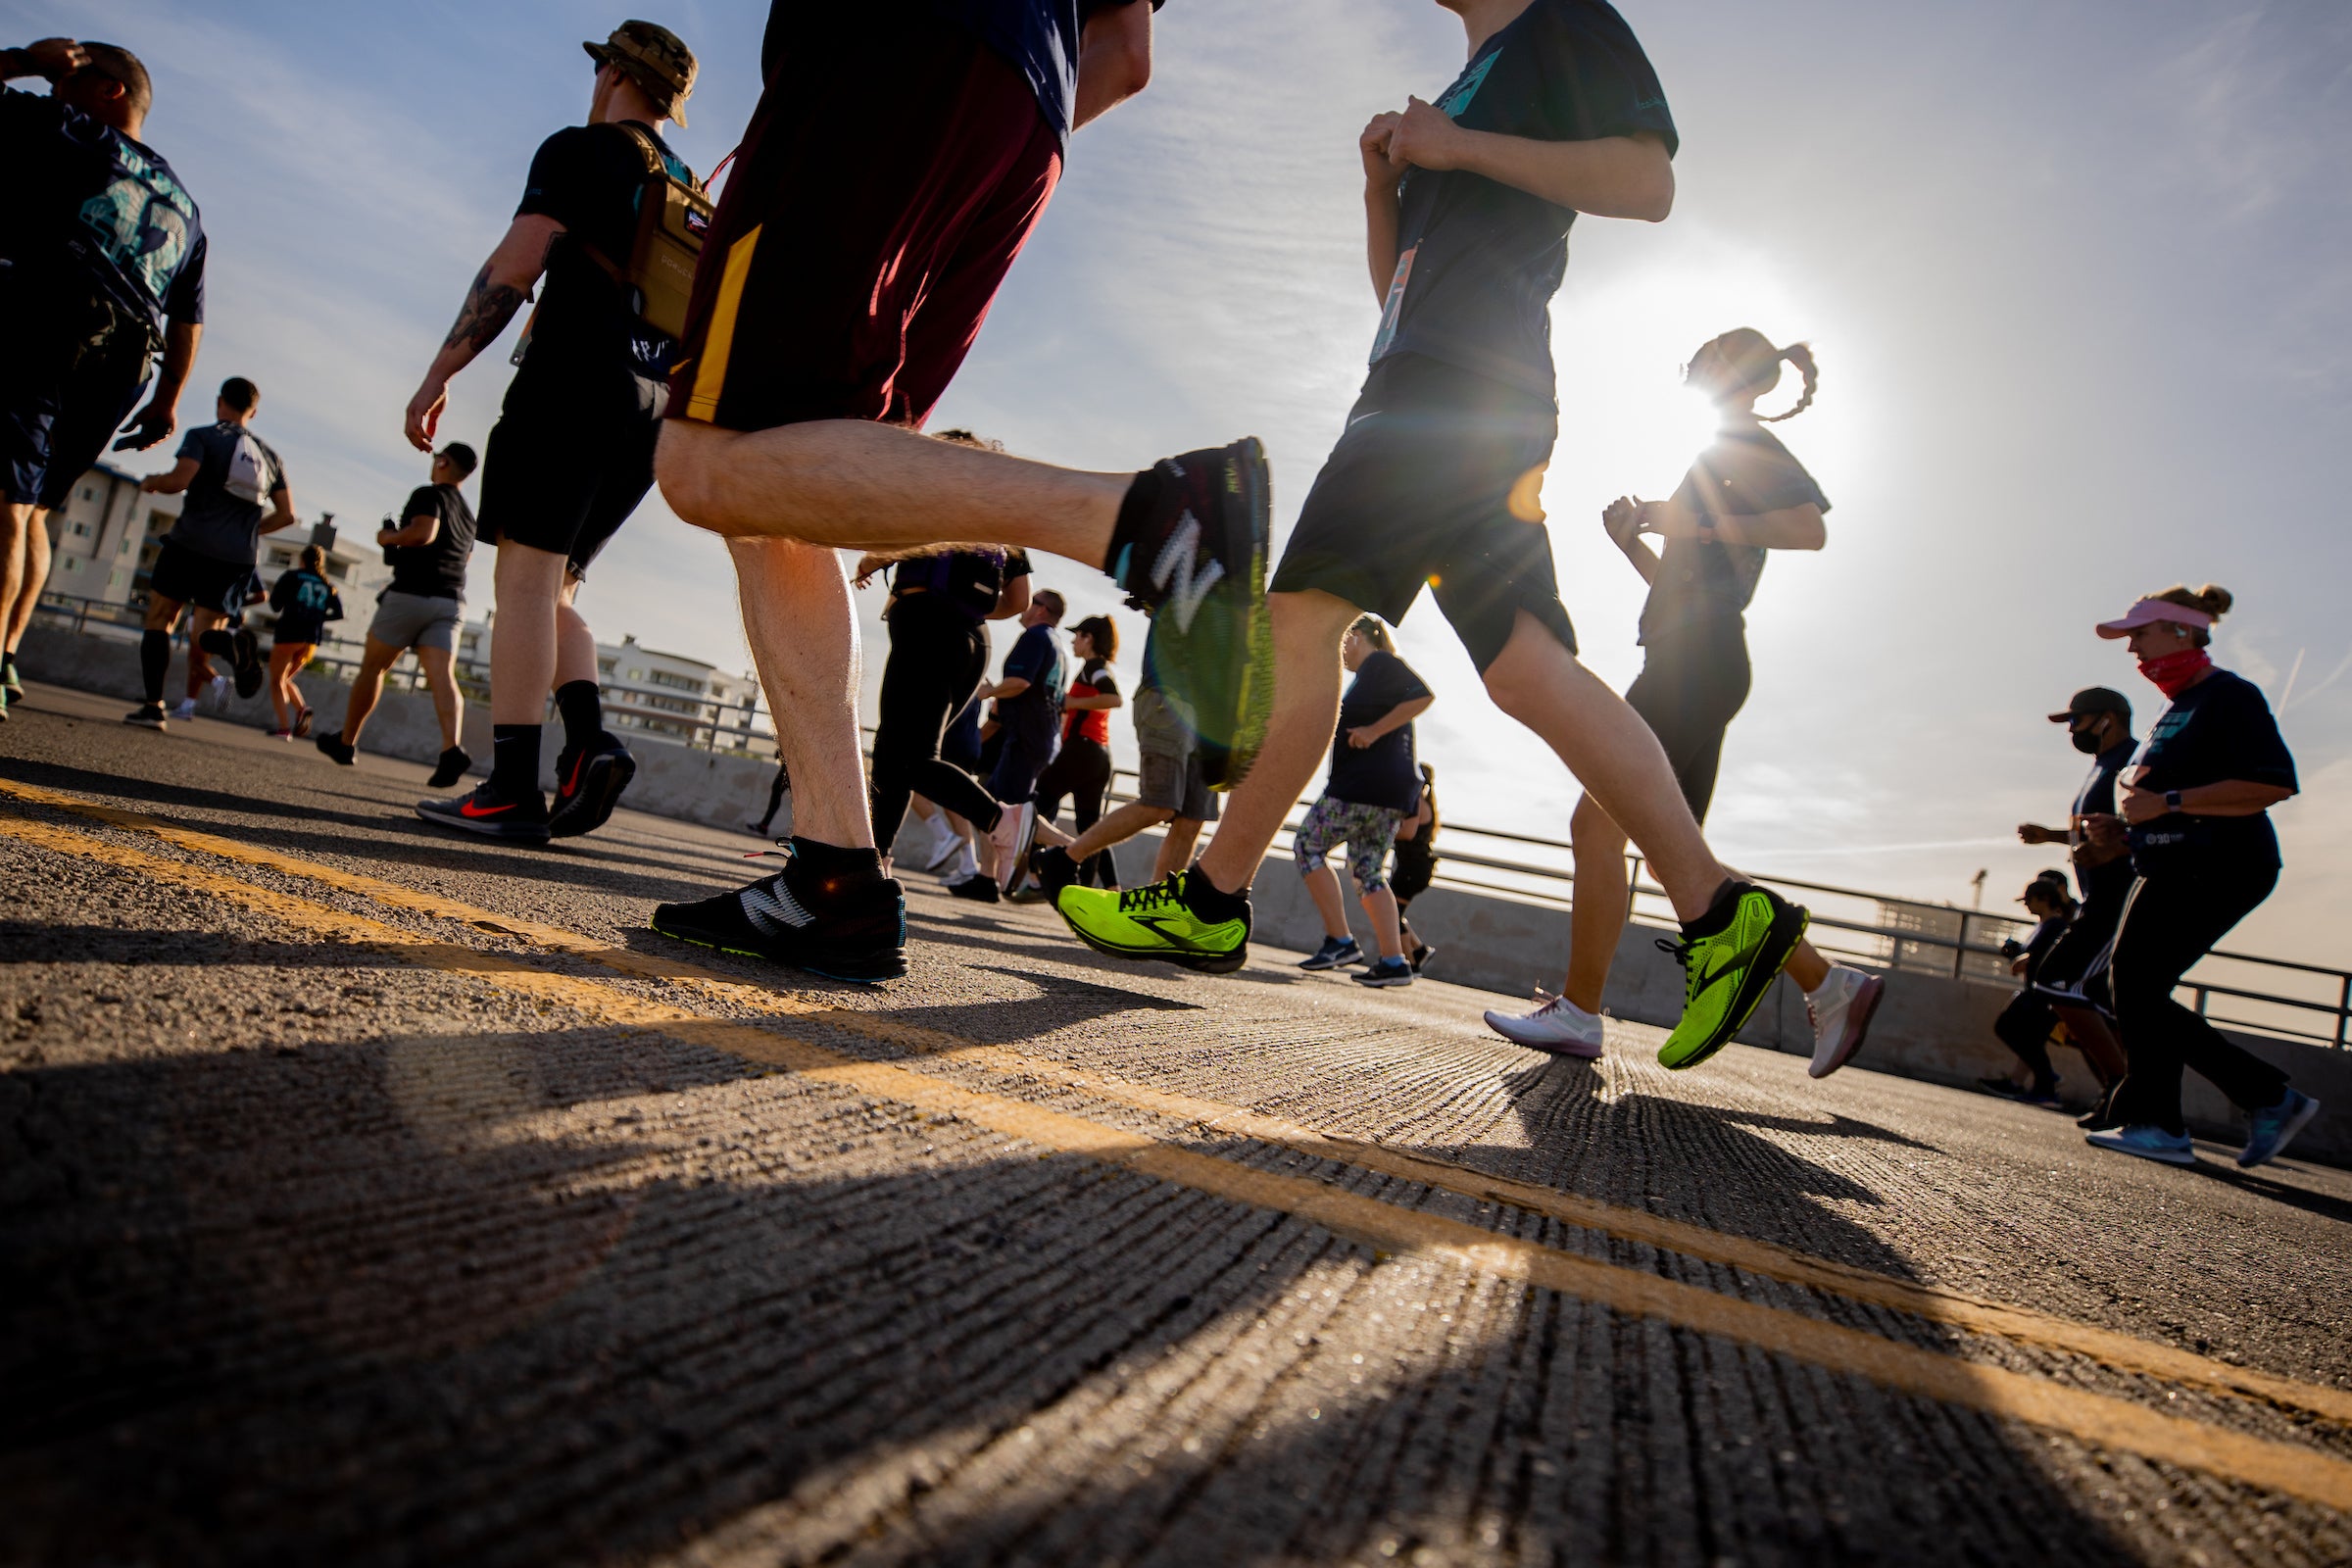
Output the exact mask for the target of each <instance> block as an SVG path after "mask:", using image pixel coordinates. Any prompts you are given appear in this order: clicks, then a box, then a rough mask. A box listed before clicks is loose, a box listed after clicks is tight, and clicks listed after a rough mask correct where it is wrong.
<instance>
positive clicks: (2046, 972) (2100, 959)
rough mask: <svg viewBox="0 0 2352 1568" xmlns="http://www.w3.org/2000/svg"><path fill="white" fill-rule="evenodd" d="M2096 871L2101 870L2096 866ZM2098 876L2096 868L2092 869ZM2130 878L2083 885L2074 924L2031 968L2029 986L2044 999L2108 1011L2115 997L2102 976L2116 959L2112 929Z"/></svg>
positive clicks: (2117, 923) (2120, 915) (2127, 901)
mask: <svg viewBox="0 0 2352 1568" xmlns="http://www.w3.org/2000/svg"><path fill="white" fill-rule="evenodd" d="M2099 869H2102V870H2103V869H2105V867H2100V868H2099ZM2092 875H2093V876H2094V877H2097V872H2096V871H2094V872H2093V873H2092ZM2131 883H2132V878H2131V877H2128V876H2126V877H2104V878H2098V879H2097V880H2095V881H2093V882H2092V883H2091V885H2090V887H2089V888H2088V889H2087V891H2088V893H2089V897H2088V898H2086V899H2084V900H2083V901H2082V908H2080V909H2078V910H2076V911H2075V920H2074V924H2072V925H2070V926H2068V927H2067V928H2066V930H2065V931H2064V932H2063V933H2061V934H2060V936H2059V938H2058V940H2057V941H2056V942H2054V943H2052V944H2050V951H2049V952H2047V953H2045V954H2043V955H2042V958H2041V962H2040V963H2039V964H2038V965H2036V966H2035V967H2034V982H2033V985H2032V988H2031V989H2032V990H2033V992H2034V996H2035V997H2037V998H2039V999H2040V1000H2042V1001H2043V1002H2053V1003H2070V1002H2072V1003H2082V1004H2084V1005H2089V1006H2093V1007H2096V1008H2098V1009H2099V1010H2100V1011H2101V1012H2104V1013H2108V1014H2110V1015H2112V1014H2113V1013H2114V1011H2115V999H2114V996H2113V994H2112V992H2111V990H2110V988H2109V985H2108V980H2107V969H2108V965H2109V964H2110V963H2112V962H2113V961H2114V958H2115V933H2116V930H2117V928H2118V927H2120V926H2121V925H2122V924H2123V922H2124V907H2125V906H2126V905H2128V904H2130V903H2131Z"/></svg>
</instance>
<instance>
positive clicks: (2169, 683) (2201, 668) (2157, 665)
mask: <svg viewBox="0 0 2352 1568" xmlns="http://www.w3.org/2000/svg"><path fill="white" fill-rule="evenodd" d="M2212 667H2213V656H2212V655H2211V654H2209V653H2207V652H2206V651H2205V650H2204V649H2202V648H2183V649H2181V650H2180V652H2179V653H2177V654H2167V655H2165V656H2164V657H2163V658H2162V659H2143V660H2141V661H2140V662H2139V672H2140V673H2141V674H2142V675H2145V676H2147V677H2148V679H2150V680H2152V681H2154V682H2155V683H2156V689H2157V690H2158V691H2160V692H2162V693H2164V695H2165V696H2166V697H2168V698H2172V697H2178V696H2180V694H2181V693H2182V692H2184V691H2186V690H2188V688H2189V687H2190V686H2192V685H2194V684H2195V683H2196V679H2197V677H2198V676H2200V675H2202V674H2204V673H2205V672H2206V671H2207V670H2209V669H2211V668H2212Z"/></svg>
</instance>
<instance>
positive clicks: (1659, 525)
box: [1487, 326, 1885, 1078]
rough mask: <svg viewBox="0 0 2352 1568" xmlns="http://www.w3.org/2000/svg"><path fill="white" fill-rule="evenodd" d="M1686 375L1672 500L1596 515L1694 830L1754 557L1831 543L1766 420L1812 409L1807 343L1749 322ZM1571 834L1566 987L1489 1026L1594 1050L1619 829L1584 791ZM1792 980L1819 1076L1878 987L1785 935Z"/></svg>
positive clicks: (1619, 505) (1718, 755) (1718, 744)
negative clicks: (1630, 570) (1703, 437)
mask: <svg viewBox="0 0 2352 1568" xmlns="http://www.w3.org/2000/svg"><path fill="white" fill-rule="evenodd" d="M1784 364H1787V365H1789V366H1791V367H1793V368H1795V370H1796V372H1797V374H1798V375H1800V376H1801V377H1802V378H1803V380H1804V389H1803V391H1802V392H1801V393H1800V394H1799V395H1798V397H1797V400H1796V402H1795V404H1794V405H1793V406H1792V407H1790V408H1789V409H1788V410H1787V411H1786V412H1784V413H1781V414H1774V415H1759V414H1758V413H1756V403H1757V400H1759V399H1760V398H1762V397H1764V396H1765V395H1766V394H1768V393H1770V392H1771V391H1772V390H1773V389H1774V388H1776V387H1778V386H1779V385H1780V384H1781V367H1782V365H1784ZM1683 379H1684V382H1685V384H1686V385H1688V386H1689V387H1690V388H1691V390H1693V391H1696V392H1699V393H1702V394H1703V395H1705V396H1706V398H1707V399H1708V400H1709V401H1710V402H1712V403H1713V404H1714V405H1715V408H1716V412H1717V413H1718V415H1719V416H1720V417H1721V418H1722V421H1723V424H1722V430H1721V433H1720V434H1719V435H1717V437H1716V439H1715V442H1714V444H1713V445H1711V446H1709V447H1708V448H1707V450H1706V451H1704V452H1702V453H1700V454H1699V457H1698V461H1697V462H1696V463H1694V464H1692V465H1691V471H1690V472H1689V473H1688V474H1686V475H1685V476H1684V478H1683V482H1682V485H1681V487H1680V488H1678V489H1677V490H1676V491H1675V492H1674V495H1673V496H1672V497H1671V498H1670V499H1668V500H1665V501H1638V500H1636V499H1634V498H1633V497H1631V496H1622V497H1620V498H1618V499H1617V500H1616V501H1614V502H1611V503H1610V504H1609V507H1608V510H1607V511H1605V512H1603V513H1602V514H1601V525H1602V526H1603V527H1605V528H1606V529H1607V530H1608V534H1609V538H1610V540H1611V541H1612V542H1613V543H1615V545H1616V546H1617V548H1618V549H1620V550H1622V551H1624V552H1625V558H1626V560H1627V561H1629V562H1631V563H1632V564H1633V567H1634V569H1635V570H1636V571H1638V572H1640V573H1641V574H1642V580H1643V581H1644V582H1647V583H1648V584H1649V602H1648V604H1647V605H1645V606H1643V607H1642V648H1643V649H1644V650H1645V657H1644V662H1643V663H1642V674H1641V676H1640V678H1638V679H1637V680H1636V681H1635V682H1634V684H1633V685H1632V686H1630V687H1629V688H1627V690H1626V694H1625V700H1626V703H1627V705H1628V706H1629V707H1631V708H1632V709H1633V710H1634V711H1635V712H1637V713H1640V714H1641V715H1642V719H1643V721H1644V722H1646V723H1647V724H1648V725H1649V727H1650V729H1651V730H1652V731H1654V732H1655V733H1656V735H1657V737H1658V742H1659V744H1660V745H1662V746H1663V747H1664V748H1665V749H1666V760H1667V761H1668V762H1670V763H1671V764H1673V767H1674V777H1675V782H1676V783H1677V784H1679V785H1680V786H1681V787H1682V792H1683V799H1684V800H1685V801H1686V802H1687V803H1688V804H1689V805H1690V808H1691V815H1692V816H1694V817H1696V818H1697V819H1698V820H1699V821H1700V822H1701V823H1702V824H1703V823H1704V822H1705V821H1706V819H1707V805H1708V803H1709V801H1711V800H1712V799H1713V797H1714V794H1715V773H1716V768H1717V765H1718V764H1719V763H1720V761H1721V760H1722V758H1723V738H1724V734H1725V732H1726V731H1727V730H1728V729H1729V728H1730V727H1731V722H1732V718H1733V716H1734V715H1735V714H1737V713H1738V712H1739V711H1740V707H1741V705H1743V704H1744V703H1746V701H1747V688H1748V678H1749V670H1748V662H1747V628H1746V621H1745V618H1744V616H1745V613H1746V611H1747V606H1748V601H1750V600H1751V599H1753V598H1754V597H1755V593H1756V581H1757V579H1758V578H1759V577H1760V576H1762V574H1763V571H1764V559H1765V553H1766V552H1767V551H1771V550H1819V549H1820V548H1821V547H1822V546H1823V545H1824V544H1826V543H1828V541H1829V532H1828V530H1827V528H1825V527H1824V525H1823V522H1822V515H1823V514H1824V513H1826V512H1828V511H1829V510H1830V501H1829V498H1828V497H1827V496H1825V495H1823V494H1822V493H1821V486H1819V485H1818V484H1815V483H1814V482H1813V476H1812V475H1811V474H1809V473H1807V472H1806V471H1805V467H1804V465H1803V464H1801V463H1799V462H1797V461H1796V458H1795V456H1794V455H1793V454H1791V453H1790V452H1789V449H1788V448H1787V447H1785V446H1783V445H1782V444H1781V442H1780V440H1779V438H1778V437H1776V436H1775V435H1774V434H1773V433H1772V432H1771V431H1770V430H1767V429H1766V428H1764V427H1765V426H1766V425H1767V424H1777V423H1778V422H1780V421H1781V420H1783V419H1788V418H1793V417H1795V416H1797V415H1799V414H1802V413H1803V412H1804V411H1805V410H1806V409H1808V408H1810V407H1811V406H1812V403H1813V395H1814V393H1815V392H1816V391H1817V390H1818V389H1819V387H1820V384H1821V371H1820V368H1819V367H1818V366H1817V365H1815V364H1814V361H1813V350H1812V348H1811V346H1810V345H1808V344H1804V343H1791V344H1789V346H1788V347H1786V348H1778V347H1775V346H1774V344H1773V341H1772V340H1771V339H1770V338H1768V337H1766V336H1765V335H1764V334H1763V333H1761V332H1759V331H1757V330H1756V329H1755V328H1753V327H1747V326H1742V327H1739V328H1736V329H1734V330H1732V331H1729V332H1726V333H1724V334H1723V335H1722V336H1721V337H1718V338H1714V339H1712V340H1710V341H1708V342H1706V343H1703V344H1701V345H1699V349H1698V352H1697V353H1695V354H1693V355H1691V363H1690V365H1689V366H1688V367H1686V368H1685V369H1684V372H1683ZM1644 534H1654V535H1656V536H1657V537H1658V538H1659V539H1661V540H1663V541H1664V542H1665V547H1664V550H1663V552H1662V553H1661V552H1659V551H1655V550H1652V549H1651V548H1650V546H1649V544H1648V543H1647V542H1646V541H1645V540H1644V539H1643V538H1642V535H1644ZM1569 837H1570V838H1571V840H1572V841H1573V842H1574V844H1575V847H1576V883H1575V907H1574V910H1573V913H1572V922H1571V935H1570V938H1569V959H1568V983H1567V985H1566V987H1565V988H1564V989H1563V990H1562V992H1561V994H1560V995H1559V996H1557V997H1550V998H1545V999H1544V1001H1543V1003H1542V1005H1539V1006H1538V1007H1536V1008H1535V1010H1534V1011H1532V1012H1528V1013H1524V1014H1511V1013H1504V1012H1490V1013H1488V1014H1487V1023H1488V1025H1489V1026H1490V1027H1492V1028H1493V1029H1494V1030H1495V1033H1497V1034H1499V1035H1501V1036H1502V1037H1503V1038H1504V1039H1506V1040H1510V1041H1514V1042H1516V1043H1518V1044H1520V1045H1524V1046H1534V1047H1536V1048H1537V1049H1539V1050H1544V1051H1551V1052H1554V1053H1557V1054H1564V1055H1574V1056H1597V1055H1599V1054H1600V1046H1601V1028H1600V1016H1599V1013H1600V1000H1601V992H1602V990H1603V988H1604V987H1605V986H1606V985H1607V984H1608V978H1609V967H1610V964H1611V962H1612V960H1614V959H1615V957H1616V956H1617V943H1618V939H1619V938H1620V937H1622V936H1623V935H1624V933H1625V921H1626V915H1627V912H1628V906H1629V888H1628V883H1627V877H1626V862H1625V847H1626V836H1625V831H1624V830H1623V829H1622V828H1620V827H1619V826H1618V825H1617V823H1616V822H1615V821H1614V820H1612V819H1611V818H1610V816H1609V814H1608V812H1606V811H1604V810H1603V809H1601V807H1600V804H1599V803H1598V802H1597V801H1595V800H1593V797H1592V796H1590V795H1588V796H1586V797H1585V798H1584V800H1583V801H1582V802H1580V803H1579V804H1578V806H1577V809H1576V815H1575V816H1574V818H1573V819H1572V821H1571V824H1570V828H1569ZM1789 975H1790V976H1792V977H1793V978H1794V979H1795V980H1796V982H1797V983H1798V985H1800V986H1801V987H1802V988H1803V989H1804V993H1805V1007H1806V1010H1807V1012H1808V1014H1809V1015H1810V1016H1811V1018H1812V1020H1813V1034H1814V1052H1813V1064H1812V1073H1813V1076H1814V1077H1816V1078H1826V1077H1827V1076H1829V1075H1830V1074H1831V1073H1833V1072H1836V1071H1837V1070H1838V1068H1839V1067H1842V1066H1844V1065H1845V1063H1846V1062H1847V1061H1848V1060H1850V1059H1852V1057H1853V1054H1854V1053H1855V1052H1856V1051H1858V1050H1860V1049H1861V1046H1862V1038H1863V1035H1864V1033H1865V1032H1866V1031H1867V1030H1868V1029H1869V1027H1870V1016H1871V1013H1872V1012H1873V1011H1875V1010H1876V1009H1877V1007H1878V1004H1879V996H1880V993H1881V991H1882V990H1883V989H1884V987H1885V982H1884V981H1881V980H1878V979H1875V978H1873V977H1871V976H1868V975H1865V974H1863V973H1862V972H1861V971H1860V970H1858V969H1849V968H1846V967H1844V966H1843V965H1838V966H1835V967H1833V966H1832V965H1831V964H1830V963H1829V962H1828V961H1827V960H1826V959H1824V958H1823V957H1822V956H1821V955H1820V954H1818V953H1816V952H1815V951H1814V949H1813V946H1812V944H1810V943H1806V942H1800V943H1798V944H1797V948H1796V952H1795V954H1794V955H1793V956H1791V957H1790V958H1789ZM1538 994H1539V996H1541V995H1542V994H1541V993H1538Z"/></svg>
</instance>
